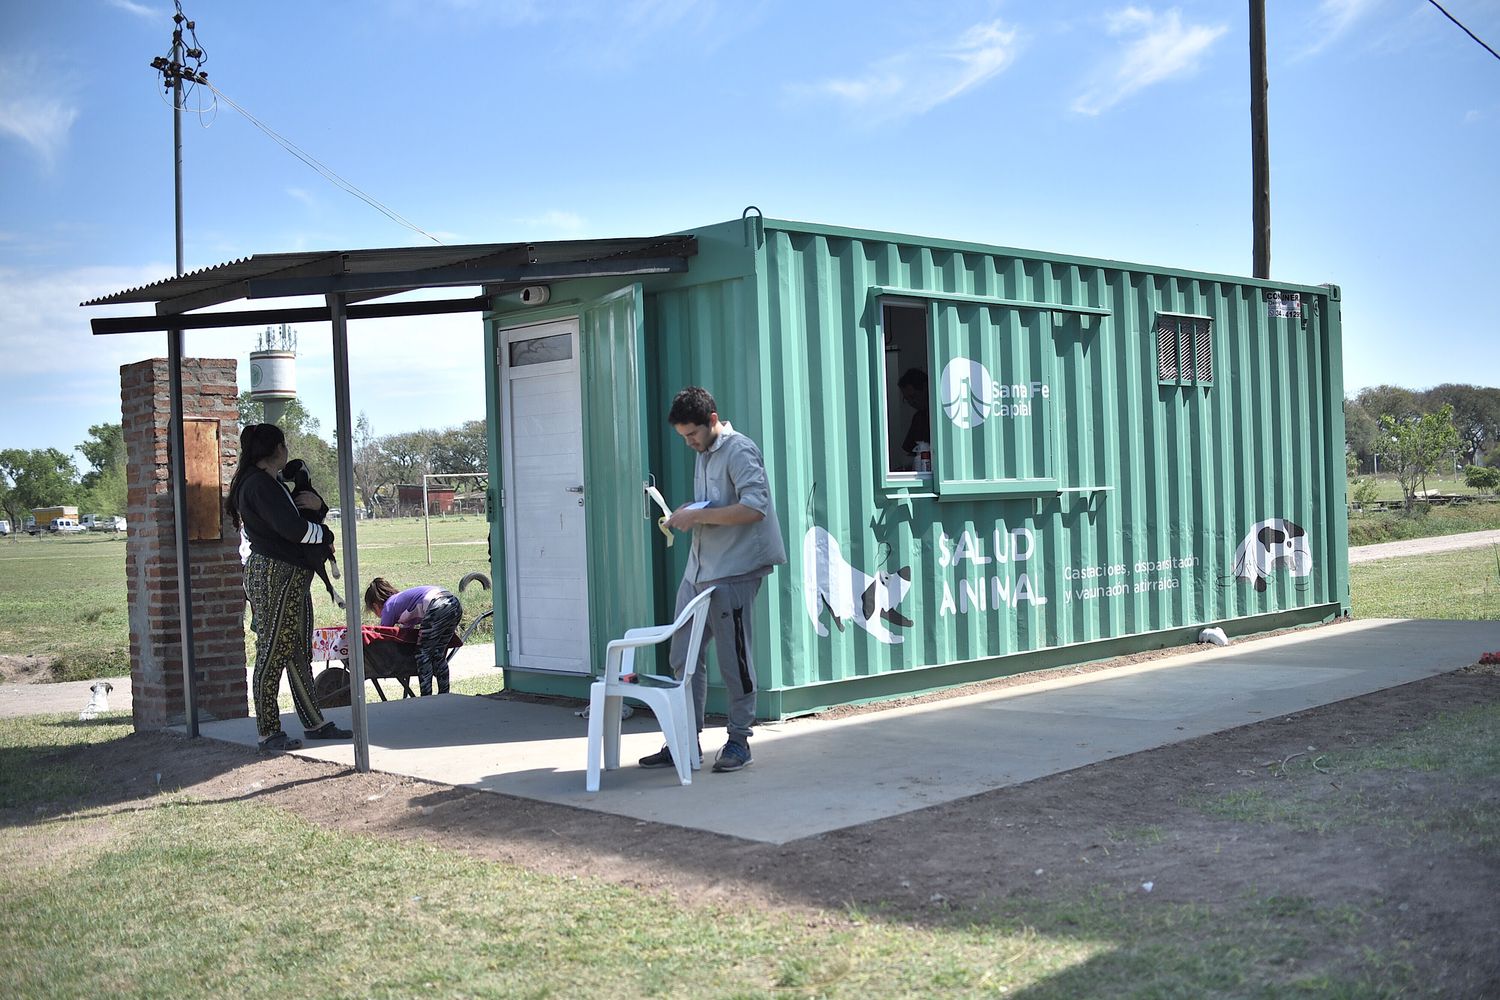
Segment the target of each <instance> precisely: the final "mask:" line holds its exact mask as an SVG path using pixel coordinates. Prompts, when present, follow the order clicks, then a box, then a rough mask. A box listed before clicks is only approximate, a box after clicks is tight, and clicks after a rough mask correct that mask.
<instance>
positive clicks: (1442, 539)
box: [1349, 531, 1500, 566]
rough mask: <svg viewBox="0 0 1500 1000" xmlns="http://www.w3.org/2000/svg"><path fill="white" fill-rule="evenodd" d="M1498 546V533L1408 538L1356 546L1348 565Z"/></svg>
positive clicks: (1499, 542) (1475, 532)
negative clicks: (1402, 540) (1400, 540)
mask: <svg viewBox="0 0 1500 1000" xmlns="http://www.w3.org/2000/svg"><path fill="white" fill-rule="evenodd" d="M1486 545H1500V531H1469V532H1465V533H1464V534H1462V535H1438V536H1436V537H1433V538H1409V539H1407V540H1406V541H1404V542H1381V543H1380V544H1379V545H1356V546H1354V547H1353V548H1351V549H1350V550H1349V564H1350V565H1351V566H1352V565H1354V564H1355V563H1364V562H1374V561H1375V560H1376V559H1393V558H1395V557H1397V556H1425V555H1427V554H1429V553H1432V552H1452V551H1455V550H1457V549H1478V548H1483V547H1484V546H1486Z"/></svg>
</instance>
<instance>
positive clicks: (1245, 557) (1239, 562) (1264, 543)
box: [1233, 517, 1313, 591]
mask: <svg viewBox="0 0 1500 1000" xmlns="http://www.w3.org/2000/svg"><path fill="white" fill-rule="evenodd" d="M1278 566H1285V567H1286V568H1287V570H1288V571H1289V572H1290V573H1291V574H1292V576H1295V577H1303V576H1307V575H1308V574H1310V573H1311V572H1312V568H1313V557H1312V546H1311V545H1310V544H1309V542H1308V538H1307V532H1306V531H1305V530H1304V529H1303V528H1302V526H1301V525H1299V524H1295V523H1293V522H1291V521H1288V520H1287V519H1286V518H1284V517H1273V518H1270V519H1268V520H1265V521H1261V522H1259V523H1258V524H1254V525H1251V527H1250V530H1249V531H1247V532H1246V533H1245V538H1244V541H1242V542H1240V547H1239V548H1237V549H1235V551H1234V569H1233V573H1234V575H1235V576H1237V577H1239V578H1240V579H1242V580H1249V581H1250V582H1251V583H1252V584H1254V586H1255V589H1256V590H1259V591H1263V590H1265V589H1266V580H1267V579H1268V578H1269V577H1270V575H1271V574H1272V573H1273V572H1275V570H1276V567H1278Z"/></svg>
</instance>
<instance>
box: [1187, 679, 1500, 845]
mask: <svg viewBox="0 0 1500 1000" xmlns="http://www.w3.org/2000/svg"><path fill="white" fill-rule="evenodd" d="M1284 764H1285V766H1284V767H1283V766H1282V765H1281V764H1278V765H1276V766H1275V768H1274V769H1273V770H1274V776H1276V777H1278V778H1280V779H1284V782H1285V783H1284V784H1281V783H1278V784H1277V785H1275V786H1269V787H1260V788H1250V789H1242V790H1237V791H1234V792H1228V793H1225V794H1222V795H1217V796H1205V797H1200V798H1198V799H1195V800H1194V804H1195V805H1196V806H1198V807H1199V808H1200V809H1202V810H1203V811H1204V812H1206V813H1208V814H1209V815H1213V816H1221V817H1224V818H1225V819H1230V820H1234V821H1236V822H1242V823H1243V822H1255V823H1279V824H1284V825H1287V826H1290V827H1292V828H1293V829H1296V830H1300V831H1305V832H1308V833H1315V834H1328V833H1331V832H1333V831H1336V830H1341V829H1349V828H1353V827H1365V828H1373V829H1379V830H1383V831H1386V832H1387V834H1388V835H1392V836H1399V837H1400V838H1402V840H1403V842H1405V843H1408V844H1413V845H1415V844H1420V843H1423V842H1430V841H1429V838H1431V837H1433V836H1434V835H1438V836H1442V837H1445V838H1452V839H1454V840H1457V841H1458V842H1460V843H1464V844H1469V845H1472V846H1476V847H1480V848H1483V849H1485V850H1494V849H1495V848H1497V847H1500V810H1497V809H1495V807H1494V806H1493V805H1490V804H1487V803H1485V802H1483V801H1470V799H1471V796H1469V795H1468V794H1467V792H1464V793H1463V794H1459V795H1456V796H1453V798H1455V799H1458V800H1460V801H1459V802H1458V804H1456V805H1454V804H1451V803H1450V804H1447V805H1431V806H1429V807H1427V808H1417V809H1413V808H1404V809H1393V808H1391V806H1390V801H1389V800H1390V795H1391V794H1393V793H1397V792H1404V791H1405V789H1406V788H1407V787H1408V785H1409V784H1410V782H1411V779H1410V778H1409V776H1410V775H1412V774H1427V775H1434V776H1436V780H1438V781H1440V782H1441V783H1443V784H1444V785H1446V786H1448V788H1449V789H1453V788H1457V789H1463V790H1467V789H1482V788H1485V787H1490V786H1493V784H1494V783H1495V781H1496V780H1497V779H1500V705H1497V704H1493V703H1492V704H1485V705H1479V706H1476V707H1474V708H1471V709H1467V710H1465V711H1462V712H1457V713H1453V714H1449V715H1444V716H1440V717H1438V718H1437V719H1436V720H1434V721H1433V722H1431V723H1429V724H1428V725H1425V726H1423V727H1421V728H1420V729H1417V730H1415V731H1413V732H1410V733H1404V734H1401V735H1399V736H1396V737H1393V738H1392V739H1390V740H1387V741H1385V742H1383V743H1380V744H1378V745H1376V746H1374V747H1369V748H1361V749H1356V750H1342V751H1332V752H1328V753H1318V752H1316V751H1311V752H1309V753H1307V754H1303V755H1299V756H1298V757H1296V758H1295V759H1293V760H1288V761H1286V762H1284ZM1429 794H1430V793H1429ZM1429 801H1431V800H1429ZM1445 801H1446V799H1445Z"/></svg>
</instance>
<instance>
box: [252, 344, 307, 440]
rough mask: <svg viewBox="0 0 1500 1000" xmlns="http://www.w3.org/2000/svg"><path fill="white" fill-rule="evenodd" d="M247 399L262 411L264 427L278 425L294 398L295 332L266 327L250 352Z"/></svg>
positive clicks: (295, 372)
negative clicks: (253, 401) (261, 408)
mask: <svg viewBox="0 0 1500 1000" xmlns="http://www.w3.org/2000/svg"><path fill="white" fill-rule="evenodd" d="M250 398H251V399H254V400H257V401H258V402H260V403H261V405H262V406H264V407H265V411H266V417H265V419H266V423H269V424H280V423H281V418H282V416H284V415H285V414H286V407H287V404H288V403H290V402H291V401H292V400H294V399H296V398H297V331H296V330H293V329H292V328H291V327H289V326H287V325H286V324H285V323H283V324H281V326H280V327H274V326H268V327H266V330H265V332H264V333H262V334H261V335H260V338H259V339H258V340H257V341H256V344H255V350H253V351H251V352H250Z"/></svg>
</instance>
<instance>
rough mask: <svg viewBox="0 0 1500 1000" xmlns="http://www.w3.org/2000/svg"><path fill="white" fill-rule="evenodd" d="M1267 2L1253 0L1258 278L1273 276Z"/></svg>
mask: <svg viewBox="0 0 1500 1000" xmlns="http://www.w3.org/2000/svg"><path fill="white" fill-rule="evenodd" d="M1268 90H1269V84H1268V82H1267V80H1266V0H1250V158H1251V163H1252V165H1251V182H1250V183H1251V187H1252V188H1253V189H1254V190H1253V192H1252V195H1251V197H1252V199H1253V202H1254V213H1253V214H1254V222H1253V225H1254V229H1255V240H1254V244H1255V246H1254V251H1253V252H1254V257H1255V260H1254V266H1255V272H1254V273H1255V277H1257V278H1269V277H1270V276H1271V152H1270V148H1269V142H1268V133H1269V126H1268V124H1267V115H1266V93H1267V91H1268Z"/></svg>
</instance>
